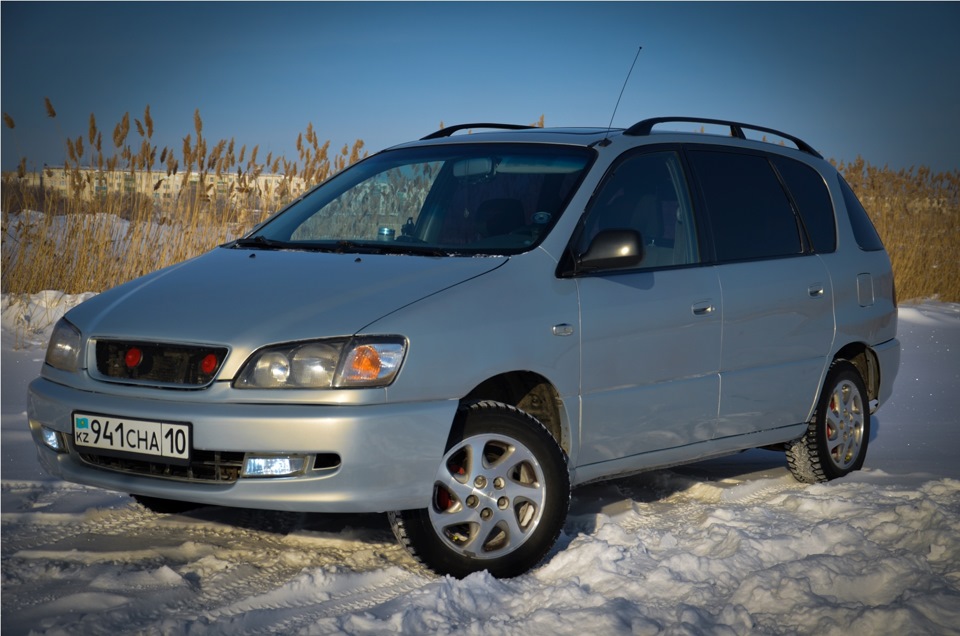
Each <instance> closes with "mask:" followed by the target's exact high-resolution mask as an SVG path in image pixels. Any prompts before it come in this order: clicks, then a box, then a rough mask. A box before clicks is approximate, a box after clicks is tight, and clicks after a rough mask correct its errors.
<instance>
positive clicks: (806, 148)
mask: <svg viewBox="0 0 960 636" xmlns="http://www.w3.org/2000/svg"><path fill="white" fill-rule="evenodd" d="M667 122H689V123H693V124H714V125H717V126H729V127H730V136H731V137H737V138H738V139H746V138H747V136H746V135H744V134H743V130H744V129H747V130H754V131H757V132H764V133H769V134H771V135H776V136H778V137H782V138H783V139H789V140H790V141H792V142H793V143H794V144H796V146H797V148H798V149H799V150H801V151H802V152H805V153H807V154H810V155H813V156H814V157H817V158H819V159H823V155H821V154H820V153H819V152H817V151H816V150H814V149H813V146H811V145H810V144H808V143H807V142H805V141H804V140H802V139H800V138H798V137H794V136H793V135H788V134H787V133H785V132H782V131H779V130H775V129H773V128H764V127H763V126H754V125H753V124H742V123H740V122H735V121H727V120H724V119H704V118H702V117H654V118H652V119H644V120H643V121H639V122H637V123H635V124H634V125H633V126H630V127H629V128H627V129H626V130H625V131H624V132H623V134H624V135H630V136H634V137H641V136H645V135H649V134H650V132H651V131H652V130H653V127H654V126H656V125H657V124H663V123H667Z"/></svg>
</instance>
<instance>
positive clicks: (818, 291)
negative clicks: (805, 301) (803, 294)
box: [807, 283, 823, 298]
mask: <svg viewBox="0 0 960 636" xmlns="http://www.w3.org/2000/svg"><path fill="white" fill-rule="evenodd" d="M807 293H808V294H810V298H820V297H821V296H823V284H822V283H814V284H813V285H810V286H809V287H807Z"/></svg>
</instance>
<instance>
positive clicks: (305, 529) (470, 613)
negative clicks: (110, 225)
mask: <svg viewBox="0 0 960 636" xmlns="http://www.w3.org/2000/svg"><path fill="white" fill-rule="evenodd" d="M85 297H86V296H68V295H64V294H62V293H60V292H52V291H51V292H43V293H41V294H37V295H34V296H31V297H28V298H22V299H14V298H12V297H7V296H4V297H3V298H2V323H3V331H2V374H0V376H2V404H0V406H2V409H0V410H2V426H0V432H2V436H0V443H2V463H0V473H2V475H0V476H2V484H0V485H2V492H0V494H2V576H0V583H2V597H0V598H2V630H3V633H4V635H5V636H7V635H10V634H25V633H36V634H66V633H89V634H113V633H148V634H153V633H163V634H166V633H184V634H233V633H238V632H239V633H285V634H333V633H343V634H387V633H390V634H393V633H443V634H447V633H453V632H458V633H467V634H491V635H493V634H496V635H500V634H525V635H526V634H578V635H579V634H583V633H587V632H589V633H594V634H721V635H722V634H746V633H754V634H818V635H819V634H843V635H844V636H847V635H849V634H871V635H872V634H960V462H958V461H957V460H956V455H957V452H958V450H960V432H958V426H957V425H958V422H960V415H958V413H960V390H958V388H960V358H958V352H960V305H958V304H946V303H936V302H924V303H920V304H914V305H909V306H902V307H901V308H900V328H899V337H900V340H901V343H902V347H903V351H902V363H901V369H900V374H899V377H898V380H897V384H896V387H895V389H894V395H893V398H892V399H891V400H890V401H889V402H888V403H887V404H886V405H884V407H883V408H881V409H880V411H879V412H878V413H877V414H876V415H875V417H874V419H873V425H874V430H873V434H872V436H871V440H870V448H869V452H868V455H867V462H866V466H865V469H864V470H863V471H860V472H858V473H855V474H853V475H851V476H849V477H847V478H845V479H841V480H838V481H835V482H831V483H828V484H818V485H815V486H808V485H803V484H799V483H797V482H795V481H794V480H793V479H792V478H791V477H790V475H789V474H788V472H787V470H786V467H785V462H784V459H783V456H782V454H778V453H773V452H770V451H759V450H757V451H750V452H747V453H742V454H740V455H737V456H734V457H728V458H723V459H718V460H713V461H709V462H702V463H699V464H694V465H690V466H686V467H680V468H674V469H670V470H661V471H654V472H650V473H645V474H642V475H637V476H634V477H630V478H627V479H620V480H617V481H612V482H607V483H603V484H595V485H591V486H587V487H584V488H581V489H579V490H577V491H575V493H574V496H573V501H572V508H571V513H570V516H569V519H568V521H567V524H566V526H565V528H564V532H563V534H562V535H561V538H560V541H559V542H558V545H557V546H556V548H555V549H554V550H553V551H552V552H551V553H550V555H549V556H548V558H547V559H546V560H545V562H544V563H543V564H541V565H540V566H539V567H538V568H536V569H534V570H533V571H531V572H530V573H528V574H526V575H524V576H520V577H518V578H515V579H511V580H497V579H494V578H492V577H490V576H489V575H487V574H486V573H479V574H474V575H471V576H469V577H467V578H466V579H464V580H460V581H458V580H455V579H452V578H448V577H437V576H435V575H433V574H431V573H429V572H427V571H424V570H422V569H420V568H419V567H417V565H416V564H415V563H414V562H413V561H412V559H411V558H410V557H408V556H407V555H406V553H405V552H404V551H403V550H402V549H401V548H400V547H399V546H398V545H397V544H396V542H395V541H394V539H393V536H392V534H391V532H390V530H389V526H388V525H387V522H386V520H385V519H384V518H383V516H382V515H311V514H299V513H278V512H266V511H256V510H241V509H227V508H214V507H206V508H200V509H198V510H195V511H193V512H189V513H184V514H167V515H161V514H155V513H152V512H149V511H147V510H145V509H143V508H141V507H140V506H138V505H137V504H135V503H134V502H133V500H132V499H130V498H129V497H127V496H125V495H122V494H118V493H111V492H107V491H103V490H98V489H95V488H88V487H85V486H80V485H76V484H70V483H65V482H61V481H57V480H54V479H52V478H51V477H49V476H47V475H45V474H44V473H43V472H42V471H41V470H40V468H39V466H38V464H37V462H36V459H35V451H34V448H33V442H32V441H31V439H30V436H29V434H28V432H27V425H26V399H25V396H26V386H27V384H28V383H29V381H30V380H31V379H32V378H33V377H35V376H36V375H37V373H38V372H39V368H40V365H41V363H42V360H43V355H44V347H45V342H46V338H47V337H48V335H49V332H50V328H51V326H52V324H53V322H55V320H56V319H57V318H58V317H59V316H60V315H62V314H63V312H64V311H66V310H67V309H68V308H69V307H71V306H73V305H75V304H76V303H77V302H80V301H81V300H82V299H83V298H85Z"/></svg>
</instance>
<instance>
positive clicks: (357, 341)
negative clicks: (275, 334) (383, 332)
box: [233, 337, 407, 389]
mask: <svg viewBox="0 0 960 636" xmlns="http://www.w3.org/2000/svg"><path fill="white" fill-rule="evenodd" d="M406 351H407V343H406V340H404V339H403V338H400V337H377V338H352V339H349V340H315V341H310V342H294V343H288V344H284V345H278V346H274V347H267V348H265V349H260V350H259V351H257V352H256V353H254V354H253V355H252V356H250V359H249V360H247V362H246V363H245V364H244V365H243V369H241V370H240V374H239V375H238V376H237V379H236V381H234V384H233V385H234V387H235V388H238V389H335V388H336V389H339V388H357V387H377V386H387V385H388V384H390V383H391V382H393V379H394V378H395V377H396V376H397V372H398V371H399V370H400V365H401V363H402V362H403V357H404V355H405V354H406Z"/></svg>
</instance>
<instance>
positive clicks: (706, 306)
mask: <svg viewBox="0 0 960 636" xmlns="http://www.w3.org/2000/svg"><path fill="white" fill-rule="evenodd" d="M691 309H692V310H693V315H694V316H709V315H710V314H712V313H713V312H715V311H716V310H717V308H716V307H714V306H713V303H712V302H711V301H709V300H705V301H703V302H699V303H694V304H693V307H691Z"/></svg>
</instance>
